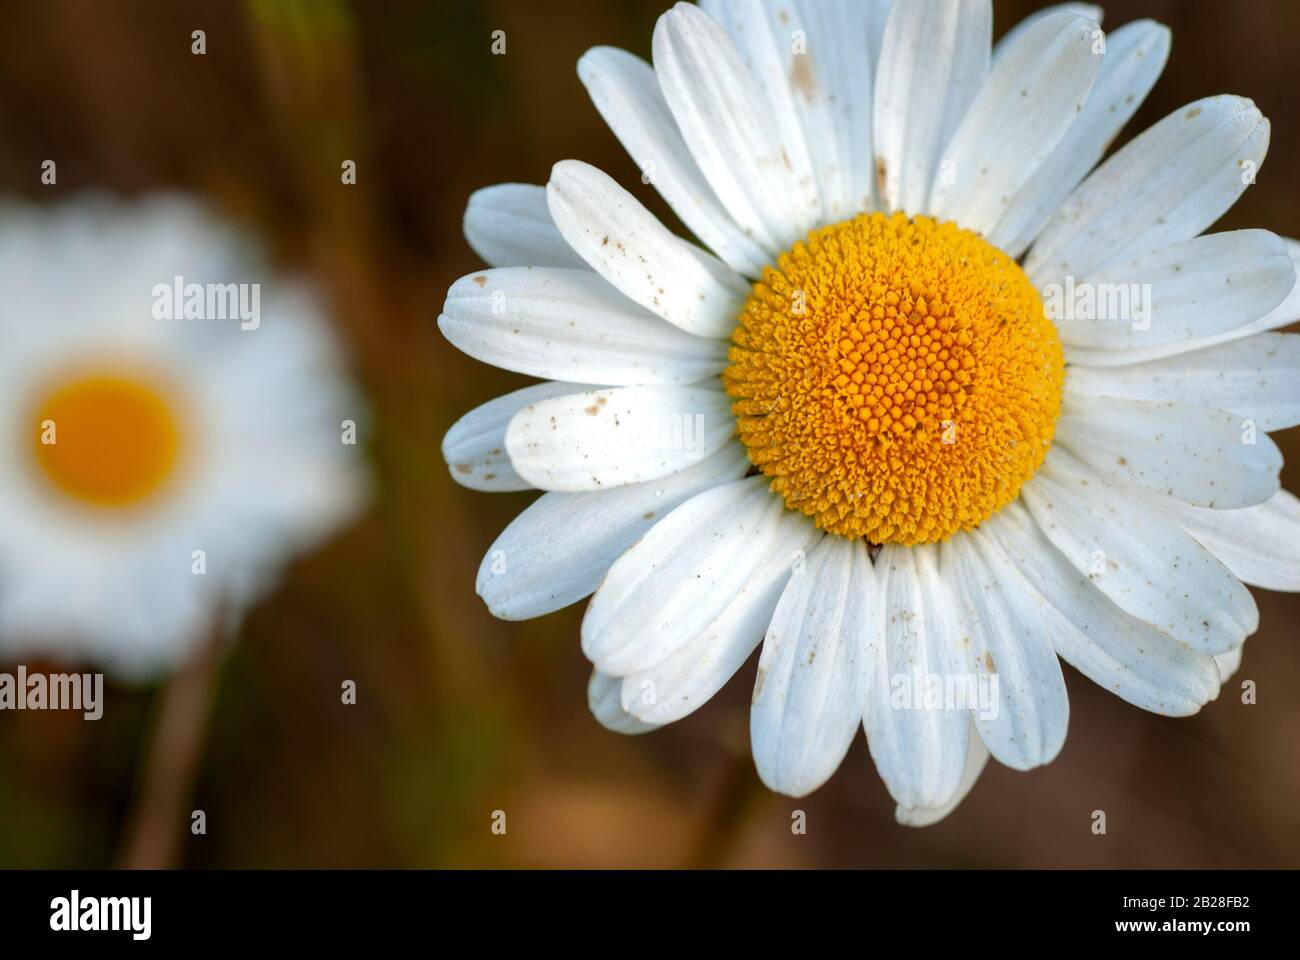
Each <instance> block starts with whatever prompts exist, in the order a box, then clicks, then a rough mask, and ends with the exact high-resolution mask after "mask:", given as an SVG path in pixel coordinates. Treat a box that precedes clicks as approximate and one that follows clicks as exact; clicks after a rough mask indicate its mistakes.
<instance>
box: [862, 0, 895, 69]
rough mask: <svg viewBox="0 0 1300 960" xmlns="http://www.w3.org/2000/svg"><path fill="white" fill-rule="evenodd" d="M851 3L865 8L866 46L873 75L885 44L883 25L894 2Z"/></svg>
mask: <svg viewBox="0 0 1300 960" xmlns="http://www.w3.org/2000/svg"><path fill="white" fill-rule="evenodd" d="M852 2H854V3H855V4H857V5H860V6H863V7H865V8H866V15H867V30H868V37H869V39H868V41H867V46H868V48H869V50H870V52H871V61H870V65H871V70H872V72H873V73H874V72H875V70H876V67H877V65H878V64H879V63H880V48H881V47H882V46H883V45H884V42H885V25H886V24H887V23H888V22H889V14H890V12H891V11H892V9H893V6H894V0H860V2H859V0H852Z"/></svg>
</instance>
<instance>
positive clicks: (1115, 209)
mask: <svg viewBox="0 0 1300 960" xmlns="http://www.w3.org/2000/svg"><path fill="white" fill-rule="evenodd" d="M1100 16H1101V12H1100V10H1098V9H1096V8H1093V7H1089V6H1087V5H1081V4H1066V5H1063V8H1053V9H1051V10H1048V11H1044V12H1043V13H1042V14H1040V15H1038V16H1035V17H1033V18H1031V19H1030V20H1028V21H1026V22H1025V23H1022V24H1020V25H1018V26H1016V27H1015V28H1014V29H1013V30H1011V31H1010V32H1009V33H1008V34H1007V36H1006V37H1005V38H1004V39H1003V40H1002V41H1001V42H999V43H998V44H997V45H996V46H993V45H991V43H990V38H991V35H992V26H991V19H992V16H991V11H990V4H989V3H988V2H983V0H909V2H907V3H898V4H895V5H894V6H893V8H892V10H890V9H889V8H888V4H886V3H880V2H856V0H844V2H838V3H837V2H811V0H808V2H801V0H780V2H760V0H753V2H719V0H715V2H708V3H704V4H702V5H701V7H694V6H690V5H687V4H678V5H677V6H676V7H674V8H673V9H672V10H670V11H669V12H667V13H665V14H664V15H663V16H662V17H660V19H659V22H658V24H657V26H656V28H655V32H654V42H653V51H654V65H653V67H652V66H650V65H649V64H647V63H645V62H643V61H641V60H640V59H638V58H636V57H635V56H632V55H631V54H628V53H625V52H623V51H620V50H614V49H610V48H603V47H602V48H596V49H593V50H591V51H589V52H588V53H587V54H586V55H585V56H584V57H583V58H582V59H581V61H580V62H579V64H578V73H579V76H580V77H581V78H582V81H583V83H584V84H585V85H586V87H587V89H588V91H589V92H590V94H591V97H592V99H593V101H594V102H595V105H596V108H597V109H598V110H599V111H600V112H601V114H602V116H603V117H604V118H605V120H606V122H607V123H608V124H609V126H610V127H611V128H612V129H613V131H614V133H615V134H616V135H617V136H618V138H619V139H620V140H621V141H622V143H623V145H624V146H625V147H626V148H627V150H628V152H629V153H630V154H631V155H632V158H633V159H634V160H635V161H636V163H637V164H638V165H639V166H640V167H641V169H642V170H643V171H644V174H645V177H644V178H645V180H646V181H647V182H649V183H652V184H653V185H654V186H655V188H656V189H657V190H658V191H659V193H660V194H661V195H662V196H663V198H664V200H665V201H666V202H667V203H668V205H669V206H670V207H671V208H672V209H673V211H674V212H675V213H676V214H677V216H678V217H679V218H680V219H681V221H682V222H683V223H684V224H686V226H687V227H688V228H690V230H691V231H692V232H693V233H694V234H695V235H696V237H697V238H698V239H699V241H700V243H701V244H702V245H701V246H697V245H695V244H693V243H690V242H688V241H686V240H683V239H680V238H678V237H676V236H674V235H673V234H672V233H670V232H669V231H668V230H667V229H666V228H665V227H664V226H663V225H662V224H661V223H660V222H659V221H658V220H656V219H655V218H654V216H652V215H651V214H650V213H649V212H648V211H647V210H646V208H645V207H644V206H642V204H641V203H640V202H639V201H638V200H637V199H635V198H634V197H633V196H632V195H631V194H630V193H629V192H628V191H626V190H625V189H623V188H622V187H620V186H619V185H618V184H616V183H615V182H614V181H613V180H611V179H610V178H609V177H608V176H606V175H605V174H603V173H602V172H600V171H599V170H597V169H595V168H593V167H591V166H588V165H587V164H584V163H579V162H577V161H565V162H563V163H559V164H557V165H556V167H555V168H554V171H553V172H552V176H551V180H550V182H549V184H547V186H546V187H545V189H543V188H541V187H533V186H524V185H517V184H510V185H504V186H499V187H492V188H489V189H486V190H483V191H480V192H479V193H476V194H475V195H474V196H473V197H472V198H471V199H470V203H469V208H468V210H467V212H466V215H465V232H466V236H467V237H468V239H469V242H470V244H471V246H473V247H474V249H475V250H476V251H478V253H479V254H480V255H481V256H482V257H483V258H484V259H485V260H486V261H487V262H488V263H489V264H490V265H491V266H492V267H493V268H494V269H490V270H486V271H483V272H479V273H475V274H472V275H470V276H468V277H465V278H463V279H462V280H459V281H457V282H456V283H455V284H454V285H453V286H452V288H451V290H450V292H449V293H448V296H447V301H446V306H445V307H444V310H443V314H442V316H441V317H440V319H439V325H440V326H441V328H442V331H443V333H444V335H445V336H446V337H447V338H448V339H449V340H450V341H451V342H452V343H453V344H455V345H456V346H457V347H459V348H460V349H461V350H463V351H464V352H466V353H468V354H469V355H470V356H472V357H475V358H477V359H479V360H482V361H485V362H488V363H492V364H495V365H497V366H499V367H503V368H505V369H508V370H514V371H517V372H520V373H524V374H528V375H531V376H535V377H541V378H544V379H546V380H547V381H551V382H547V383H543V384H540V385H538V386H533V387H528V388H526V389H524V390H520V391H518V392H515V393H512V394H510V395H509V396H505V397H502V398H500V399H498V400H494V401H492V402H491V403H488V404H486V405H485V406H483V407H480V408H478V409H477V410H474V411H472V412H471V413H469V414H468V415H467V416H466V417H465V418H464V419H462V420H461V421H460V422H459V423H457V424H456V425H455V426H454V427H453V428H452V429H451V431H450V432H449V433H448V435H447V438H446V440H445V441H444V452H445V455H446V457H447V459H448V462H449V464H450V467H451V473H452V476H453V477H454V478H455V479H456V480H458V481H459V482H461V483H463V484H465V485H466V486H470V487H473V488H476V489H482V490H519V489H525V488H528V487H536V488H539V489H542V490H545V491H547V492H546V493H545V494H544V495H543V496H542V497H541V498H540V499H538V500H537V501H536V502H535V503H533V504H532V505H531V506H530V507H529V508H528V509H527V510H525V511H524V512H523V514H521V515H520V516H519V517H518V519H516V520H515V521H514V522H513V523H512V524H511V525H510V526H509V527H508V528H507V529H506V530H505V532H504V533H503V534H502V535H501V537H500V538H499V539H498V540H497V542H496V543H495V544H494V545H493V546H492V548H491V549H490V550H489V552H488V555H487V557H486V558H485V559H484V562H483V566H482V568H481V569H480V571H479V577H478V592H479V593H480V594H481V595H482V596H483V598H484V599H485V600H486V601H487V603H488V606H489V607H490V609H491V610H492V612H493V613H494V614H496V615H497V616H500V617H504V618H507V619H516V618H524V617H535V616H539V615H541V614H544V613H547V612H549V611H552V610H555V609H557V608H559V607H563V606H565V605H566V604H570V603H573V602H574V601H576V600H579V599H581V598H582V597H585V596H587V595H588V594H590V593H592V592H593V591H594V593H595V596H594V597H593V599H592V601H591V604H590V606H589V607H588V609H587V614H586V618H585V619H584V621H583V625H582V647H583V650H584V651H585V653H586V654H587V656H588V657H589V658H590V659H591V660H592V661H593V662H594V663H595V667H596V670H595V673H594V675H593V677H592V681H591V686H590V690H589V698H590V702H591V707H592V710H593V711H594V712H595V714H596V716H597V717H598V718H599V719H600V721H601V722H602V723H604V724H605V725H606V726H609V727H610V728H612V729H615V730H621V731H624V732H628V733H636V732H640V731H644V730H647V729H651V728H653V727H655V726H658V725H661V724H665V723H670V722H672V721H673V720H677V719H680V718H681V717H684V716H686V715H687V714H689V713H690V712H691V711H693V710H695V709H696V708H697V707H699V706H700V705H701V704H702V703H704V702H705V701H706V700H708V699H709V698H710V697H711V696H712V695H713V694H714V693H715V692H716V691H717V690H718V689H719V688H720V687H721V686H722V685H723V684H724V683H725V682H726V681H727V680H728V679H729V678H730V676H731V675H732V674H733V673H734V672H735V671H736V670H737V669H738V668H739V667H740V666H741V665H742V664H743V663H744V662H745V660H746V659H747V658H748V657H749V656H750V654H751V653H752V651H753V650H754V648H755V647H756V646H757V645H758V644H759V643H760V642H761V643H762V654H761V656H760V658H759V662H758V675H757V680H756V683H755V686H754V694H753V706H752V712H751V723H750V732H751V739H752V747H753V754H754V759H755V762H756V765H757V768H758V773H759V775H760V776H761V778H762V779H763V781H764V782H765V783H766V784H767V785H768V786H769V787H771V788H772V789H774V790H778V791H781V792H783V793H787V794H791V795H794V796H800V795H803V794H806V793H808V792H809V791H811V790H813V789H815V788H816V787H818V786H819V785H820V784H822V783H823V782H824V781H825V780H826V779H827V778H828V777H829V776H830V775H831V774H832V773H833V772H834V771H835V769H836V767H837V766H838V765H839V763H840V761H841V760H842V758H843V757H844V755H845V752H846V751H847V750H848V748H849V745H850V743H851V741H852V740H853V738H854V736H855V735H856V731H857V729H858V726H859V725H862V726H863V727H864V728H865V731H866V736H867V743H868V746H869V748H870V751H871V755H872V757H873V759H874V761H875V764H876V766H877V768H878V770H879V772H880V775H881V777H882V778H883V780H884V782H885V785H886V786H887V787H888V789H889V791H890V793H891V794H892V795H893V797H894V798H895V800H896V801H897V803H898V811H897V816H898V819H899V820H900V821H901V822H904V823H911V824H923V823H931V822H934V821H935V820H937V819H939V818H940V817H942V816H944V815H946V814H947V813H948V812H949V811H950V810H951V809H952V808H953V807H954V806H955V805H956V804H957V803H958V802H959V801H960V800H961V798H962V797H963V796H964V795H965V793H966V791H968V790H969V789H970V787H971V785H972V783H973V782H974V780H975V778H976V777H977V776H978V774H979V773H980V771H981V769H982V768H983V766H984V764H985V761H986V760H987V758H988V756H989V754H990V753H991V754H992V755H993V756H994V757H996V758H997V759H998V760H999V761H1001V762H1002V763H1004V764H1007V765H1008V766H1011V767H1014V768H1017V769H1028V768H1031V767H1034V766H1037V765H1039V764H1043V763H1047V762H1048V761H1050V760H1051V759H1052V758H1053V757H1054V756H1055V755H1056V754H1057V752H1058V751H1059V750H1060V748H1061V744H1062V742H1063V741H1064V738H1065V731H1066V723H1067V717H1068V712H1069V711H1068V704H1067V699H1066V689H1065V682H1064V679H1063V677H1062V671H1061V666H1060V663H1059V660H1064V661H1066V662H1067V663H1070V664H1072V665H1073V666H1074V667H1076V668H1077V669H1078V670H1079V671H1080V672H1082V673H1083V674H1085V675H1086V676H1088V677H1090V678H1092V679H1093V680H1094V681H1096V682H1097V683H1099V684H1101V685H1102V686H1104V687H1106V688H1107V689H1109V690H1111V691H1113V692H1114V693H1116V694H1117V695H1119V696H1121V697H1123V698H1124V699H1126V700H1128V701H1129V702H1131V703H1133V704H1136V705H1137V706H1139V707H1142V708H1144V709H1147V710H1152V711H1155V712H1158V713H1163V714H1167V715H1173V716H1181V715H1187V714H1191V713H1195V712H1196V711H1197V710H1198V709H1199V708H1200V707H1201V705H1202V704H1204V703H1206V702H1207V701H1208V700H1210V699H1213V698H1214V697H1215V696H1216V695H1217V694H1218V691H1219V687H1220V684H1221V682H1222V680H1223V678H1224V677H1225V676H1226V675H1227V674H1228V673H1229V672H1230V671H1231V670H1232V669H1235V666H1236V663H1237V662H1238V661H1239V658H1240V651H1241V646H1242V642H1243V641H1244V640H1245V638H1246V637H1247V636H1248V635H1249V634H1251V633H1252V632H1254V630H1255V629H1256V627H1257V625H1258V613H1257V610H1256V607H1255V603H1254V601H1253V599H1252V597H1251V594H1250V592H1249V591H1248V590H1247V589H1246V587H1245V586H1244V585H1243V581H1244V582H1245V583H1252V584H1257V585H1260V586H1264V587H1269V588H1274V589H1286V590H1296V589H1300V559H1298V557H1297V552H1296V551H1295V549H1294V544H1295V542H1296V541H1297V539H1300V506H1298V505H1297V501H1296V499H1295V498H1294V497H1292V496H1291V495H1290V494H1288V493H1284V492H1281V491H1280V490H1279V483H1278V474H1279V470H1280V467H1281V457H1280V455H1279V453H1278V449H1277V447H1276V446H1275V445H1274V444H1273V443H1272V441H1270V440H1269V438H1268V436H1267V431H1269V430H1275V429H1279V428H1282V427H1287V426H1290V425H1292V424H1294V423H1296V422H1298V421H1300V391H1298V390H1297V387H1296V384H1297V382H1300V381H1297V377H1296V374H1297V372H1298V371H1297V368H1298V367H1300V348H1298V347H1297V342H1298V341H1297V339H1296V338H1295V337H1293V336H1284V335H1281V334H1278V333H1271V332H1266V331H1270V330H1272V329H1274V328H1277V327H1281V326H1284V325H1285V324H1287V323H1289V322H1291V321H1292V320H1294V319H1296V318H1297V316H1300V293H1298V292H1297V291H1295V289H1294V288H1295V286H1296V278H1295V267H1294V263H1293V261H1294V260H1295V258H1296V257H1297V254H1298V248H1297V246H1296V245H1295V244H1293V243H1288V242H1286V241H1283V240H1281V239H1280V238H1278V237H1276V236H1274V235H1273V234H1271V233H1268V232H1265V231H1263V230H1242V231H1237V232H1232V233H1219V234H1208V235H1203V231H1204V230H1206V228H1208V227H1209V226H1210V225H1211V224H1213V223H1214V222H1215V221H1216V220H1218V219H1219V217H1221V216H1222V215H1223V213H1224V212H1225V211H1226V210H1227V209H1228V208H1229V207H1231V206H1232V204H1233V203H1234V202H1235V201H1236V199H1237V197H1238V196H1240V195H1241V193H1242V192H1243V191H1244V190H1245V189H1246V187H1247V185H1248V184H1249V183H1250V182H1252V180H1253V177H1254V175H1255V173H1256V172H1257V171H1258V169H1259V166H1260V164H1261V163H1262V161H1263V159H1264V152H1265V148H1266V147H1267V144H1268V132H1269V127H1268V122H1267V121H1266V120H1265V119H1264V118H1263V117H1262V116H1261V115H1260V112H1259V111H1258V110H1257V109H1256V108H1255V106H1254V104H1252V103H1251V102H1250V101H1248V100H1243V99H1241V98H1239V97H1232V96H1218V97H1210V98H1208V99H1205V100H1201V101H1199V102H1197V103H1193V104H1190V105H1189V106H1187V107H1185V108H1183V109H1180V110H1178V111H1176V112H1175V113H1173V114H1172V115H1170V116H1169V117H1167V118H1165V119H1164V120H1162V121H1161V122H1160V123H1158V124H1156V125H1155V126H1154V127H1152V128H1151V129H1149V130H1147V131H1145V132H1144V133H1142V134H1140V135H1139V136H1138V137H1136V138H1135V139H1134V140H1133V141H1132V142H1131V143H1129V144H1128V145H1127V146H1125V147H1124V148H1123V149H1121V150H1119V151H1117V152H1116V153H1114V155H1113V156H1111V157H1110V158H1109V159H1107V160H1106V162H1104V163H1102V164H1101V165H1100V166H1098V167H1097V168H1096V170H1092V172H1091V174H1090V173H1089V171H1090V170H1091V168H1092V167H1094V166H1095V165H1096V164H1097V163H1098V161H1099V160H1101V158H1102V155H1103V154H1104V153H1105V151H1106V148H1107V146H1108V144H1110V143H1111V141H1112V140H1113V139H1114V138H1115V136H1116V135H1117V134H1118V133H1119V131H1120V129H1121V127H1122V126H1123V125H1124V124H1125V122H1126V121H1127V120H1128V119H1129V118H1130V117H1131V116H1132V115H1133V113H1134V112H1135V111H1136V110H1137V108H1138V106H1139V105H1140V104H1141V103H1142V101H1143V99H1144V98H1145V97H1146V95H1147V93H1148V92H1149V91H1150V89H1151V87H1152V85H1153V84H1154V83H1155V81H1156V78H1157V77H1158V75H1159V74H1160V72H1161V69H1162V68H1163V66H1164V63H1165V60H1166V57H1167V55H1168V52H1169V44H1170V37H1169V31H1168V30H1167V29H1166V28H1165V27H1163V26H1161V25H1159V24H1157V23H1153V22H1151V21H1139V22H1135V23H1131V24H1128V25H1126V26H1124V27H1122V28H1121V29H1119V30H1117V31H1115V32H1114V33H1113V34H1112V35H1110V36H1109V37H1107V36H1105V35H1104V34H1103V33H1102V32H1101V30H1100V29H1099V27H1098V25H1097V22H1096V21H1097V20H1098V19H1099V18H1100ZM705 248H707V249H705ZM1090 297H1091V300H1090V299H1089V298H1090ZM1099 298H1104V300H1105V302H1104V303H1102V304H1101V305H1100V306H1099ZM1124 298H1128V299H1124ZM1120 301H1122V302H1120ZM1112 302H1115V303H1118V304H1119V305H1118V307H1116V308H1114V309H1111V304H1112ZM1058 658H1059V659H1058Z"/></svg>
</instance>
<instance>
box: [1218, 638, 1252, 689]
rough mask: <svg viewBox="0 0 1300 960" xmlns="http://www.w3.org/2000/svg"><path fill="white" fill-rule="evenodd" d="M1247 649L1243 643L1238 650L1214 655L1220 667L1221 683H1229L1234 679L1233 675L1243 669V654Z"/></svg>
mask: <svg viewBox="0 0 1300 960" xmlns="http://www.w3.org/2000/svg"><path fill="white" fill-rule="evenodd" d="M1245 651H1246V645H1245V644H1244V643H1243V644H1242V645H1241V646H1239V647H1238V648H1237V649H1236V650H1231V651H1229V652H1228V653H1217V654H1215V655H1214V663H1215V665H1216V666H1218V668H1219V682H1220V683H1227V682H1228V681H1229V680H1231V679H1232V675H1233V674H1234V673H1236V672H1237V671H1238V670H1240V669H1241V655H1242V654H1243V653H1244V652H1245Z"/></svg>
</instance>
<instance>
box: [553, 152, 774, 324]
mask: <svg viewBox="0 0 1300 960" xmlns="http://www.w3.org/2000/svg"><path fill="white" fill-rule="evenodd" d="M546 196H547V199H548V201H549V202H550V206H551V216H552V217H554V218H555V224H556V226H557V227H559V229H560V232H561V233H562V234H564V239H565V240H567V241H568V242H569V245H570V246H572V247H573V249H574V250H576V251H578V253H579V255H581V256H582V258H583V259H584V260H586V261H587V263H589V264H591V266H592V268H593V269H595V270H596V272H597V273H599V274H600V275H601V276H603V277H604V278H605V279H606V280H608V281H609V282H610V283H612V284H613V285H614V287H615V288H617V289H618V290H620V291H622V292H623V294H624V295H625V296H627V297H628V298H630V299H631V300H633V301H634V302H636V303H639V304H640V305H641V306H643V307H645V308H646V309H647V310H649V311H651V312H652V313H655V314H658V315H659V316H661V317H663V318H664V319H665V320H667V321H668V322H669V323H671V324H673V325H674V326H677V327H681V328H682V329H683V330H685V331H686V332H687V333H693V334H696V335H697V336H702V337H725V336H727V335H729V334H730V333H731V331H732V329H734V327H735V326H736V315H737V314H738V313H739V312H740V308H741V306H742V305H743V304H744V302H745V297H746V296H747V295H748V293H749V288H748V286H747V285H746V284H745V281H744V280H742V279H741V278H740V276H739V275H738V274H737V273H736V272H735V271H733V270H732V269H731V268H730V267H728V266H727V265H726V264H725V263H723V262H722V261H721V260H718V259H717V258H715V257H713V256H712V255H710V254H707V253H705V252H704V251H703V250H700V249H699V248H698V247H695V246H693V245H692V244H690V243H687V242H686V241H685V240H682V239H681V238H679V237H676V236H673V234H672V233H670V232H669V231H668V229H667V228H666V227H665V226H664V225H663V224H662V223H660V222H659V221H658V220H656V219H655V217H654V215H653V214H652V213H650V211H649V210H647V209H646V208H645V207H644V206H642V205H641V203H640V201H638V200H637V199H636V198H635V197H634V196H632V195H631V194H630V193H628V192H627V191H626V190H624V189H623V188H622V187H620V186H619V185H618V184H617V183H615V182H614V181H613V180H611V179H610V178H609V177H608V176H607V175H606V174H604V173H602V172H601V171H599V170H597V169H596V168H595V167H593V166H591V165H590V164H586V163H581V162H580V161H577V160H564V161H562V162H560V163H557V164H556V165H555V167H554V168H553V169H552V171H551V180H550V183H548V184H547V185H546Z"/></svg>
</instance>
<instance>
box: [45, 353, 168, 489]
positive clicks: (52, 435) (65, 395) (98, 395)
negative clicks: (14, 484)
mask: <svg viewBox="0 0 1300 960" xmlns="http://www.w3.org/2000/svg"><path fill="white" fill-rule="evenodd" d="M32 426H33V433H32V439H33V445H32V457H33V459H34V460H35V462H36V465H37V466H38V467H39V469H40V473H41V474H42V475H43V476H44V477H45V478H46V479H47V480H49V482H50V483H51V485H52V486H54V487H55V488H56V489H57V490H59V491H60V492H61V493H63V494H66V495H67V496H69V497H71V498H72V499H74V500H77V501H80V502H81V503H83V504H87V505H90V506H95V507H125V506H131V505H135V504H138V503H139V502H140V501H142V500H145V499H146V498H148V497H150V496H151V495H153V494H155V493H157V492H158V491H159V490H160V489H161V488H162V487H163V486H164V484H165V483H166V481H167V480H168V478H169V477H170V476H171V475H172V473H173V469H174V467H175V466H176V462H177V460H178V459H179V456H180V449H181V431H180V427H179V424H178V421H177V417H176V415H175V413H174V410H173V406H172V404H171V402H170V400H169V398H168V396H167V395H166V394H165V393H164V392H163V391H162V390H159V389H157V388H156V387H155V386H153V385H152V384H151V383H149V382H147V380H144V379H138V378H136V377H133V376H122V375H119V374H99V373H95V374H89V375H86V374H82V375H78V376H76V377H73V378H70V379H67V380H63V381H61V382H59V383H57V384H56V385H55V386H54V387H53V389H50V390H48V391H47V392H45V393H44V394H43V395H42V396H41V397H40V398H39V400H38V402H37V403H36V404H35V410H34V419H33V423H32Z"/></svg>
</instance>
